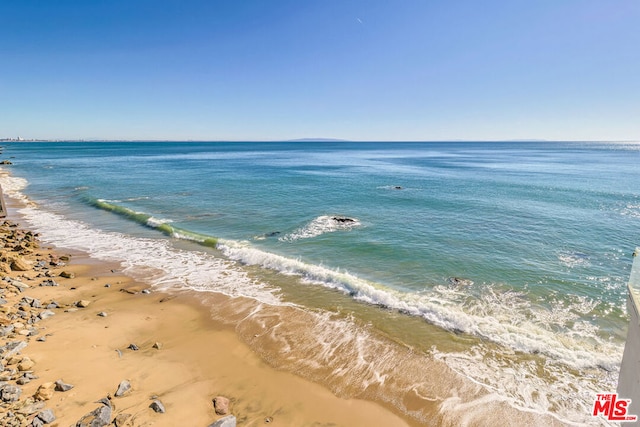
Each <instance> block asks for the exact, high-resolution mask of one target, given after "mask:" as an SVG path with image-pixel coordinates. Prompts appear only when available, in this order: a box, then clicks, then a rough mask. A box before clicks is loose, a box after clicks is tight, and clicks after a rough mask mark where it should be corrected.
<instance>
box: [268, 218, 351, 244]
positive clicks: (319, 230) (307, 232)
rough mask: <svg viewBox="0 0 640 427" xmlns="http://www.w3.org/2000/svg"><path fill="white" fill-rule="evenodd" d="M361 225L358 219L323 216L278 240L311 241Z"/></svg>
mask: <svg viewBox="0 0 640 427" xmlns="http://www.w3.org/2000/svg"><path fill="white" fill-rule="evenodd" d="M361 225H362V224H361V223H360V220H358V219H357V218H350V217H346V216H338V215H321V216H319V217H317V218H315V219H313V220H312V221H310V222H309V223H308V224H306V225H305V226H304V227H301V228H299V229H297V230H296V231H294V232H292V233H289V234H287V235H285V236H282V237H280V238H279V239H278V240H280V241H281V242H293V241H296V240H300V239H310V238H313V237H318V236H321V235H323V234H326V233H333V232H336V231H349V230H352V229H354V228H356V227H359V226H361Z"/></svg>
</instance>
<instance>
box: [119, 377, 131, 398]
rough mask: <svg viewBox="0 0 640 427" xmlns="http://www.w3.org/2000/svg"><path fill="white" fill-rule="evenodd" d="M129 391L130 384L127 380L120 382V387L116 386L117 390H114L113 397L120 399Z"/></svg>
mask: <svg viewBox="0 0 640 427" xmlns="http://www.w3.org/2000/svg"><path fill="white" fill-rule="evenodd" d="M129 390H131V383H130V382H129V381H127V380H122V381H121V382H120V385H118V390H116V393H115V396H116V397H120V396H122V395H123V394H125V393H126V392H128V391H129Z"/></svg>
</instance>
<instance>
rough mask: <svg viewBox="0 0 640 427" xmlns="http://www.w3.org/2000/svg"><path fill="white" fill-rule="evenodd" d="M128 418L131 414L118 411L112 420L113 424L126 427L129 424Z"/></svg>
mask: <svg viewBox="0 0 640 427" xmlns="http://www.w3.org/2000/svg"><path fill="white" fill-rule="evenodd" d="M129 420H131V414H126V413H120V414H118V415H116V418H115V419H114V420H113V424H114V425H115V426H116V427H126V426H129V425H131V424H130V423H129Z"/></svg>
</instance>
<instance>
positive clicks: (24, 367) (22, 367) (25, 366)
mask: <svg viewBox="0 0 640 427" xmlns="http://www.w3.org/2000/svg"><path fill="white" fill-rule="evenodd" d="M34 365H35V363H34V361H33V360H31V359H29V358H28V357H23V358H22V360H21V361H20V363H18V370H19V371H30V370H31V368H33V366H34Z"/></svg>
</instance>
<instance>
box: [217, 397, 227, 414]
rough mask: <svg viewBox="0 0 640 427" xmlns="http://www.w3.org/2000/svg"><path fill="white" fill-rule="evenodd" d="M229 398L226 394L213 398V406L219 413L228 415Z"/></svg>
mask: <svg viewBox="0 0 640 427" xmlns="http://www.w3.org/2000/svg"><path fill="white" fill-rule="evenodd" d="M229 403H230V402H229V399H227V398H226V397H224V396H217V397H214V398H213V408H214V409H215V411H216V414H218V415H227V414H228V413H229Z"/></svg>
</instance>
